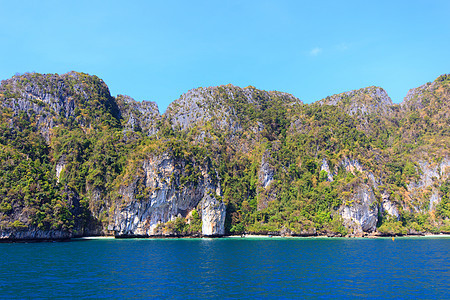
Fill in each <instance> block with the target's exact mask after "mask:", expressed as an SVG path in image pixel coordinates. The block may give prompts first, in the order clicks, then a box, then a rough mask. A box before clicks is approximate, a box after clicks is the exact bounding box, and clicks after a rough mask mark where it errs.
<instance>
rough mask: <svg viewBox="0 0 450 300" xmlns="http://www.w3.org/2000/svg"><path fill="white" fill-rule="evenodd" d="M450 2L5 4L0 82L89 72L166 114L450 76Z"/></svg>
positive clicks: (397, 96)
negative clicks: (212, 94) (203, 92)
mask: <svg viewBox="0 0 450 300" xmlns="http://www.w3.org/2000/svg"><path fill="white" fill-rule="evenodd" d="M449 20H450V1H447V0H445V1H433V0H426V1H425V0H424V1H414V0H408V1H400V0H397V1H394V0H389V1H383V0H377V1H371V0H364V1H363V0H358V1H320V0H318V1H301V0H297V1H295V0H294V1H283V0H276V1H275V0H273V1H265V0H258V1H250V0H249V1H237V0H233V1H231V0H230V1H226V0H221V1H214V0H208V1H196V0H189V1H184V0H183V1H170V0H166V1H150V0H148V1H131V0H130V1H113V0H109V1H97V0H89V1H59V0H58V1H45V0H41V1H20V0H18V1H10V0H0V79H1V80H3V79H7V78H10V77H12V76H13V75H15V74H17V73H25V72H38V73H59V74H62V73H66V72H69V71H72V70H74V71H79V72H84V73H88V74H91V75H97V76H98V77H100V78H102V79H103V80H104V81H105V82H106V84H107V85H108V86H109V89H110V91H111V94H112V95H113V96H115V95H117V94H126V95H129V96H131V97H133V98H134V99H135V100H138V101H142V100H148V101H155V102H156V103H157V104H158V106H159V109H160V111H161V112H164V111H165V109H166V108H167V106H168V105H169V104H170V103H171V102H172V101H174V100H176V99H177V98H179V97H180V95H181V94H183V93H185V92H187V91H188V90H190V89H193V88H197V87H207V86H217V85H224V84H229V83H231V84H233V85H236V86H241V87H246V86H249V85H252V86H255V87H256V88H258V89H263V90H278V91H283V92H287V93H291V94H293V95H294V96H296V97H298V98H299V99H301V100H302V101H304V102H305V103H311V102H314V101H317V100H320V99H322V98H324V97H326V96H329V95H332V94H336V93H341V92H345V91H349V90H353V89H359V88H363V87H367V86H372V85H375V86H381V87H382V88H384V89H385V90H386V91H387V92H388V94H389V96H390V97H391V99H392V100H393V101H394V102H395V103H400V102H401V101H402V100H403V97H405V96H406V93H407V92H408V90H409V89H411V88H414V87H418V86H420V85H422V84H425V83H426V82H429V81H433V80H434V79H436V77H438V76H439V75H441V74H446V73H450V55H449V54H450V51H449V49H450V21H449Z"/></svg>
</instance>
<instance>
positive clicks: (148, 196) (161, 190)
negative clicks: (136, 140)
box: [110, 153, 225, 236]
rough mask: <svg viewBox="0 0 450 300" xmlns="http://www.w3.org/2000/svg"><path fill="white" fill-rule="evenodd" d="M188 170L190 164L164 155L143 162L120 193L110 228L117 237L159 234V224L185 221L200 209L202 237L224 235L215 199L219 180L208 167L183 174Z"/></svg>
mask: <svg viewBox="0 0 450 300" xmlns="http://www.w3.org/2000/svg"><path fill="white" fill-rule="evenodd" d="M189 167H192V165H189V162H186V161H183V160H177V159H175V158H174V157H173V156H171V155H169V154H167V153H165V154H162V155H160V156H151V157H150V158H148V159H146V160H144V161H143V162H142V163H141V165H140V167H139V168H138V170H137V175H134V176H133V177H132V178H131V179H130V180H131V182H130V183H128V184H124V185H122V186H121V188H120V190H119V191H120V194H121V199H122V200H121V202H119V203H117V206H116V207H115V210H114V214H113V215H114V216H113V223H112V224H110V229H112V230H114V231H115V232H116V235H118V236H122V235H123V236H152V235H159V234H161V233H160V231H158V230H157V228H158V226H159V225H161V224H164V223H167V222H169V221H174V220H175V219H176V218H177V217H183V218H184V217H186V216H187V215H188V214H189V213H190V212H191V211H192V210H193V209H195V208H197V207H198V206H200V207H201V209H200V211H201V213H202V222H203V224H202V234H203V235H223V234H224V217H225V206H224V204H223V203H222V202H221V201H220V200H218V199H217V197H219V196H220V194H221V189H220V185H219V183H218V179H217V178H216V175H215V174H214V171H212V170H210V169H209V168H208V167H207V166H200V165H196V166H194V168H195V170H193V171H192V172H191V173H190V174H189V172H186V171H185V170H186V169H189ZM189 176H191V177H189ZM192 176H194V177H192Z"/></svg>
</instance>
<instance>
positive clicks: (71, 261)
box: [0, 236, 450, 299]
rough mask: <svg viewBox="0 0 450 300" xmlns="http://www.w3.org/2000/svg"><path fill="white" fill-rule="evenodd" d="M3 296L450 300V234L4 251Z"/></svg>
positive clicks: (122, 242) (108, 243)
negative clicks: (441, 235)
mask: <svg viewBox="0 0 450 300" xmlns="http://www.w3.org/2000/svg"><path fill="white" fill-rule="evenodd" d="M0 255H1V260H0V270H1V272H0V298H1V299H208V298H213V299H330V298H331V299H355V298H369V299H449V298H450V237H448V236H445V237H439V236H437V237H397V238H395V239H392V238H376V239H368V238H360V239H357V238H275V237H273V238H269V237H266V238H249V237H246V238H239V237H238V238H217V239H208V238H199V239H191V238H188V239H112V238H98V239H75V240H72V241H69V242H45V243H3V244H0Z"/></svg>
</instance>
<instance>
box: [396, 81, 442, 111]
mask: <svg viewBox="0 0 450 300" xmlns="http://www.w3.org/2000/svg"><path fill="white" fill-rule="evenodd" d="M436 93H437V94H436ZM435 94H436V95H435ZM449 100H450V74H444V75H441V76H439V77H438V78H436V80H434V81H433V82H427V83H426V84H423V85H421V86H419V87H417V88H413V89H410V90H409V91H408V94H406V97H405V98H404V99H403V102H402V103H401V104H400V105H401V107H402V108H404V109H410V110H416V109H423V108H424V107H426V106H428V105H429V104H430V103H431V102H432V101H438V102H440V105H439V106H441V105H445V106H447V107H448V106H449V103H450V101H449Z"/></svg>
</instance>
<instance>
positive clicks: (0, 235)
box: [0, 228, 72, 241]
mask: <svg viewBox="0 0 450 300" xmlns="http://www.w3.org/2000/svg"><path fill="white" fill-rule="evenodd" d="M71 237H72V234H71V233H70V232H68V231H61V230H41V229H37V228H27V229H26V230H0V241H1V240H9V241H10V240H61V239H70V238H71Z"/></svg>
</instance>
